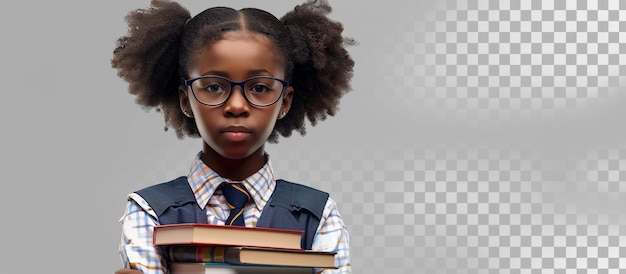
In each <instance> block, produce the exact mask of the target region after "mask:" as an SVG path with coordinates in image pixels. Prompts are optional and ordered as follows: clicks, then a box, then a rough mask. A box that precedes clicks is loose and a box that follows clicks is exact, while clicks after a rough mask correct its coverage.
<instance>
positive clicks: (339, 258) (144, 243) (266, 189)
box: [119, 153, 352, 274]
mask: <svg viewBox="0 0 626 274" xmlns="http://www.w3.org/2000/svg"><path fill="white" fill-rule="evenodd" d="M187 178H188V179H187V180H188V181H189V185H190V186H191V189H192V190H193V193H194V195H195V196H196V201H197V202H198V205H199V206H200V207H201V208H203V209H204V208H205V207H208V208H207V210H206V213H207V220H208V223H209V224H218V225H224V222H225V221H226V218H227V217H228V214H229V212H230V209H229V207H228V205H227V204H226V199H225V198H224V196H223V195H222V194H221V192H220V191H218V190H217V188H218V186H219V185H220V184H221V183H223V182H231V180H229V179H226V178H222V177H220V176H219V175H218V174H217V173H215V172H214V171H213V170H211V169H210V168H209V167H208V166H206V165H205V164H204V162H202V160H201V159H200V153H198V154H197V155H196V158H195V159H194V161H193V163H192V165H191V170H190V172H189V175H188V176H187ZM242 183H243V184H244V185H245V187H246V189H247V190H248V192H250V195H251V197H252V200H253V203H250V204H249V205H247V206H246V208H245V209H244V219H245V223H246V226H248V227H254V226H256V222H257V220H258V219H259V216H261V212H262V211H263V208H264V207H265V204H266V203H267V201H268V200H269V198H270V196H271V195H272V193H273V192H274V188H275V187H276V180H275V178H274V174H273V170H272V165H271V162H270V161H269V157H268V161H267V163H266V164H265V165H264V166H263V167H262V168H261V169H260V170H259V171H258V172H256V173H255V174H252V176H250V177H248V178H247V179H245V180H243V181H242ZM119 222H120V223H121V225H122V239H121V241H120V246H119V252H120V256H121V257H122V261H123V263H124V267H125V268H134V269H139V270H141V271H143V272H144V273H146V274H162V273H169V271H168V269H167V262H166V261H165V259H164V256H163V251H162V249H161V248H158V247H155V246H154V245H152V231H153V228H154V226H155V225H158V224H159V220H158V218H157V216H156V214H155V213H154V211H153V210H152V209H151V208H150V206H149V205H148V203H147V202H146V201H145V200H144V199H143V198H141V196H139V195H138V194H136V193H132V194H130V195H128V203H127V206H126V211H125V212H124V215H123V216H122V217H121V218H120V220H119ZM312 249H313V250H325V251H335V252H337V255H336V256H335V265H336V266H338V267H339V268H338V269H327V270H324V271H322V269H318V271H322V273H324V274H331V273H332V274H340V273H341V274H345V273H352V270H351V266H350V253H349V237H348V231H347V230H346V227H345V225H344V223H343V220H342V218H341V215H339V211H338V210H337V205H336V203H335V201H333V200H332V199H331V198H328V201H327V202H326V206H325V208H324V212H323V213H322V219H321V221H320V224H319V227H318V229H317V233H316V235H315V238H314V240H313V246H312Z"/></svg>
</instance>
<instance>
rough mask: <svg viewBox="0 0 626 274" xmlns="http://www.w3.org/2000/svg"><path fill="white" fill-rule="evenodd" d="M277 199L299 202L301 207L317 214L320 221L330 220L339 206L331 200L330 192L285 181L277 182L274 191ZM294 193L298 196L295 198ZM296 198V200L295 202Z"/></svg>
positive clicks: (291, 202)
mask: <svg viewBox="0 0 626 274" xmlns="http://www.w3.org/2000/svg"><path fill="white" fill-rule="evenodd" d="M274 192H275V195H274V196H275V197H276V199H278V200H279V201H280V200H283V201H285V202H287V201H288V202H290V205H291V204H293V201H297V204H298V205H299V206H302V207H305V208H307V209H309V211H311V212H313V213H315V215H317V216H319V217H320V219H325V218H328V217H329V216H331V215H333V214H335V212H336V211H337V204H336V203H335V201H334V200H333V199H332V198H330V194H329V193H328V192H325V191H322V190H319V189H316V188H313V187H310V186H307V185H304V184H300V183H294V182H290V181H286V180H283V179H279V180H276V189H275V190H274ZM294 193H297V194H295V195H296V196H295V197H294ZM294 198H295V200H294Z"/></svg>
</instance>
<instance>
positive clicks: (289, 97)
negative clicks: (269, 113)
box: [278, 86, 294, 119]
mask: <svg viewBox="0 0 626 274" xmlns="http://www.w3.org/2000/svg"><path fill="white" fill-rule="evenodd" d="M293 93H294V90H293V87H292V86H288V87H287V88H285V93H284V94H283V98H282V104H281V106H280V112H279V113H278V119H282V118H284V117H285V116H286V115H287V112H289V109H290V108H291V102H292V101H293Z"/></svg>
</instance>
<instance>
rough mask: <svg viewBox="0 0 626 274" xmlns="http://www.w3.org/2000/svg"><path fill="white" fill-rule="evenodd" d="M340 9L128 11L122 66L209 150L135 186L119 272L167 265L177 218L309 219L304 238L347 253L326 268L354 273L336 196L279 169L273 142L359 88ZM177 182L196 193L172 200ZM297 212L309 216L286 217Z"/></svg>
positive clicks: (133, 86) (142, 96) (132, 85)
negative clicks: (159, 242) (182, 167)
mask: <svg viewBox="0 0 626 274" xmlns="http://www.w3.org/2000/svg"><path fill="white" fill-rule="evenodd" d="M330 10H331V9H330V7H329V6H328V5H327V4H326V3H314V2H307V3H304V4H302V5H299V6H296V7H295V9H294V10H293V11H291V12H289V13H287V14H286V15H285V16H283V17H282V18H281V19H280V20H279V19H277V18H276V17H274V16H273V15H271V14H270V13H268V12H265V11H262V10H259V9H254V8H246V9H241V10H234V9H231V8H225V7H215V8H209V9H207V10H205V11H203V12H201V13H200V14H198V15H196V16H194V17H193V18H192V17H191V16H190V13H189V12H188V11H187V10H186V9H185V8H183V7H181V6H180V5H179V4H177V3H174V2H166V1H156V0H153V2H152V4H151V7H150V8H149V9H142V10H136V11H133V12H131V13H130V14H129V15H128V16H127V17H126V20H127V22H128V24H129V33H128V34H127V35H126V36H123V37H121V38H120V39H119V41H118V42H119V45H118V47H117V48H116V49H115V51H114V56H113V59H112V66H113V67H114V68H115V69H117V70H118V74H119V76H120V77H121V78H122V79H124V80H125V81H127V82H128V83H129V91H130V93H131V94H134V95H136V96H137V97H136V101H137V103H138V104H140V105H142V106H144V107H147V108H156V109H157V110H159V111H162V113H163V115H164V117H165V124H166V129H167V128H173V129H174V130H175V131H176V134H177V136H178V137H179V138H182V137H184V136H191V137H200V138H201V139H202V150H201V151H200V152H199V153H198V154H197V155H196V156H195V158H194V159H193V161H192V163H191V168H190V171H189V173H188V174H187V176H186V177H180V178H178V179H176V180H172V181H171V182H168V183H166V184H157V185H155V186H152V187H148V188H147V189H144V190H141V191H137V192H135V193H132V194H130V195H129V197H128V198H129V199H128V204H127V208H126V211H125V214H124V215H123V216H122V218H121V219H120V222H121V224H122V241H121V243H120V254H121V257H122V260H123V262H124V269H120V270H118V271H117V272H116V273H120V274H121V273H168V268H167V262H166V259H165V258H164V252H163V250H162V249H161V248H159V247H156V246H153V245H152V242H151V240H152V231H153V228H154V226H155V225H159V224H167V223H177V222H202V223H209V224H218V225H236V224H237V222H240V223H239V224H240V225H245V226H249V227H255V226H257V225H258V226H264V227H277V228H293V227H294V226H300V227H301V228H302V229H303V230H305V237H304V239H303V247H304V248H307V249H312V250H327V251H335V252H337V255H336V256H335V263H336V266H338V269H326V270H324V269H317V271H318V272H322V273H351V267H350V257H349V244H348V232H347V230H346V227H345V226H344V223H343V221H342V219H341V216H340V214H339V212H338V210H337V207H336V204H335V202H334V201H333V200H332V199H331V198H329V197H328V195H327V194H326V193H324V192H322V191H319V190H315V189H312V188H309V187H305V186H303V185H300V184H294V183H290V182H285V181H282V180H279V179H278V178H275V177H274V174H273V171H272V164H271V161H270V158H269V155H268V153H266V152H265V150H264V144H265V143H266V142H267V141H269V142H276V141H277V139H278V135H281V136H283V137H288V136H290V135H291V134H292V132H293V131H294V130H295V131H297V132H299V133H300V134H302V135H304V134H305V118H307V119H308V120H309V121H310V122H311V123H312V124H313V125H315V123H316V122H318V121H319V120H324V119H325V118H326V117H327V116H328V115H331V116H332V115H334V114H335V111H336V109H337V105H338V103H339V99H340V98H341V97H342V95H343V94H344V93H345V92H347V91H348V90H349V89H350V85H349V81H350V79H351V77H352V69H353V66H354V62H353V61H352V59H351V57H350V56H349V54H348V52H347V51H346V50H345V49H344V45H346V44H351V43H352V41H350V40H348V39H344V38H343V37H342V35H341V32H342V30H343V29H342V25H341V24H340V23H338V22H335V21H332V20H330V19H329V18H327V17H326V15H327V14H328V13H329V12H330ZM232 185H236V186H239V187H240V189H241V188H243V189H245V190H243V191H245V192H244V193H246V194H245V195H246V196H247V197H248V198H249V200H248V202H247V203H245V205H243V206H241V207H242V209H239V208H232V209H231V207H229V205H228V204H227V200H226V197H225V196H224V193H226V192H227V190H226V188H227V187H229V186H232ZM181 186H184V187H183V188H181ZM174 189H178V190H181V189H182V191H183V192H185V191H186V192H185V193H188V195H189V197H191V199H190V200H191V201H193V202H190V203H188V204H185V205H179V204H177V203H174V202H172V201H169V199H173V198H171V197H170V196H172V195H173V194H171V193H170V192H173V190H174ZM280 189H288V190H289V191H280ZM290 189H294V192H293V193H294V194H293V197H292V196H289V195H292V194H290V193H292V192H291V190H290ZM296 189H297V193H296V191H295V190H296ZM281 196H282V197H281ZM313 197H317V198H313ZM320 197H321V198H320ZM302 198H304V199H302ZM294 199H295V200H294ZM298 199H300V200H298ZM315 199H317V200H318V201H317V202H310V203H307V202H302V201H305V200H306V201H309V200H315ZM320 199H321V200H320ZM281 200H282V201H285V200H293V201H295V202H292V203H290V204H288V205H285V207H289V206H291V208H287V209H281V207H280V206H275V205H276V203H277V201H281ZM164 203H165V204H166V206H165V207H162V206H163V204H164ZM316 208H317V209H318V210H316ZM194 210H195V211H194ZM231 211H241V212H242V216H243V219H241V218H237V217H235V218H232V217H230V218H229V215H230V213H231ZM172 212H173V213H172ZM190 212H191V213H190ZM194 212H196V213H197V212H201V213H200V214H198V215H196V214H194ZM293 212H296V213H293ZM316 212H317V213H316ZM289 214H294V215H293V216H298V218H300V219H302V220H304V221H296V224H287V223H286V222H285V221H284V220H285V219H286V217H285V216H286V215H289ZM289 216H291V215H289ZM303 218H304V219H303ZM236 219H238V220H236ZM292 219H293V218H292ZM298 222H299V223H298ZM307 223H308V224H310V223H313V224H315V226H314V227H311V226H310V225H309V227H307V226H306V224H307Z"/></svg>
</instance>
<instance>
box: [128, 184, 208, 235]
mask: <svg viewBox="0 0 626 274" xmlns="http://www.w3.org/2000/svg"><path fill="white" fill-rule="evenodd" d="M135 193H137V194H139V196H141V197H142V198H143V199H144V200H146V202H148V204H150V206H151V207H152V210H154V212H155V213H156V215H157V216H158V217H159V223H160V224H162V225H165V224H179V223H207V218H206V213H204V210H202V209H201V208H200V206H199V205H198V202H196V197H195V196H194V195H193V192H192V191H191V187H189V183H188V182H187V177H185V176H181V177H178V178H176V179H174V180H171V181H169V182H165V183H160V184H157V185H153V186H149V187H146V188H144V189H141V190H139V191H136V192H135Z"/></svg>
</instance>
